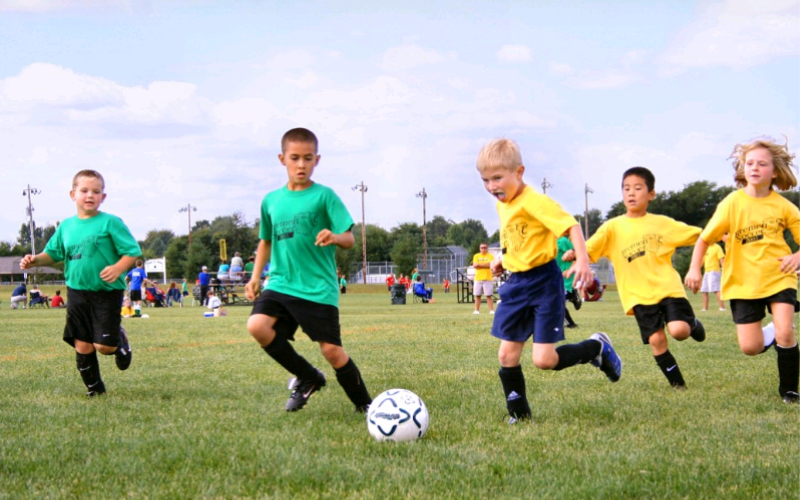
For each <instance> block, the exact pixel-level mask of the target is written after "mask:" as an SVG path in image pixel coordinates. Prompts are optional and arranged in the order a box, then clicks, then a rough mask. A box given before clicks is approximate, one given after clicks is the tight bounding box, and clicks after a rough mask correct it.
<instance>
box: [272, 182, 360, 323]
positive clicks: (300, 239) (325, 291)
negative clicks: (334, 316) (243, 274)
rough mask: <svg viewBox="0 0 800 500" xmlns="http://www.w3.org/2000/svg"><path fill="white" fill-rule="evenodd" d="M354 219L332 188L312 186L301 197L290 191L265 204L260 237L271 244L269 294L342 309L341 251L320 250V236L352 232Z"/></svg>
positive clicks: (278, 192)
mask: <svg viewBox="0 0 800 500" xmlns="http://www.w3.org/2000/svg"><path fill="white" fill-rule="evenodd" d="M352 226H353V219H352V217H350V213H349V212H348V211H347V208H346V207H345V206H344V203H342V200H341V199H339V197H338V196H337V195H336V193H334V192H333V190H332V189H331V188H329V187H326V186H323V185H321V184H316V183H315V184H312V185H311V186H310V187H309V188H308V189H304V190H302V191H289V190H288V189H287V188H286V186H284V187H282V188H280V189H277V190H275V191H272V192H270V193H268V194H267V195H266V196H265V197H264V201H263V202H262V203H261V228H260V231H259V237H260V238H261V239H262V240H267V241H270V242H271V243H272V255H271V256H270V263H269V281H268V282H267V286H266V288H267V289H268V290H274V291H276V292H280V293H285V294H287V295H291V296H293V297H299V298H301V299H305V300H310V301H312V302H317V303H319V304H328V305H332V306H335V307H338V305H339V286H338V282H337V281H338V280H337V277H336V258H335V255H336V245H329V246H326V247H319V246H315V245H314V242H315V241H316V238H317V234H319V232H320V231H322V230H323V229H330V230H331V231H332V232H333V233H334V234H341V233H344V232H346V231H349V230H350V228H351V227H352Z"/></svg>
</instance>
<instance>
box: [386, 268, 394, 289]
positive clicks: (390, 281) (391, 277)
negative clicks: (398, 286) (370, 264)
mask: <svg viewBox="0 0 800 500" xmlns="http://www.w3.org/2000/svg"><path fill="white" fill-rule="evenodd" d="M392 285H394V274H392V273H389V276H387V277H386V288H388V289H389V293H392Z"/></svg>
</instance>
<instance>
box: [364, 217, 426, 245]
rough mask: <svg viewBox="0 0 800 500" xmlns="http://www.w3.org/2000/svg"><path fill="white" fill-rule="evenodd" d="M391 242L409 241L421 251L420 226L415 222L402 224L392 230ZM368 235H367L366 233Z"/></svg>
mask: <svg viewBox="0 0 800 500" xmlns="http://www.w3.org/2000/svg"><path fill="white" fill-rule="evenodd" d="M391 233H392V240H393V241H394V242H398V241H400V240H402V239H406V238H409V239H411V240H412V241H413V242H414V243H416V245H417V246H418V247H419V248H420V251H422V226H420V225H419V224H417V223H416V222H404V223H402V224H399V225H398V226H396V227H394V228H392V231H391ZM368 234H369V233H368Z"/></svg>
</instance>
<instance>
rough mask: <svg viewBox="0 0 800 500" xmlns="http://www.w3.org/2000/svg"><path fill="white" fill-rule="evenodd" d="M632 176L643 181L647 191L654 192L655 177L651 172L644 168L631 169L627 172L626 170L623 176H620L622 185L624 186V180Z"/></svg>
mask: <svg viewBox="0 0 800 500" xmlns="http://www.w3.org/2000/svg"><path fill="white" fill-rule="evenodd" d="M632 175H635V176H637V177H641V178H642V179H644V183H645V184H647V190H648V191H655V189H656V176H655V175H653V172H651V171H649V170H648V169H646V168H644V167H631V168H629V169H628V170H626V171H625V173H624V174H622V183H623V184H625V179H627V178H628V177H630V176H632Z"/></svg>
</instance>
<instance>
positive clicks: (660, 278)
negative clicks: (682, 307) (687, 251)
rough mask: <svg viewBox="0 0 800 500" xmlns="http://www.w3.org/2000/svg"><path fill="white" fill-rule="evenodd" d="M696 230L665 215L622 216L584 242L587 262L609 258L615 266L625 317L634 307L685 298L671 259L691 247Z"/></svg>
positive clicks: (697, 234)
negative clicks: (676, 252) (676, 253)
mask: <svg viewBox="0 0 800 500" xmlns="http://www.w3.org/2000/svg"><path fill="white" fill-rule="evenodd" d="M700 231H701V229H700V228H699V227H694V226H690V225H688V224H684V223H683V222H678V221H676V220H675V219H672V218H670V217H666V216H664V215H655V214H645V216H644V217H636V218H634V217H628V216H626V215H621V216H619V217H614V218H613V219H611V220H608V221H606V222H605V223H604V224H603V225H602V226H600V229H598V230H597V232H596V233H594V235H593V236H592V237H591V238H589V241H587V242H586V250H587V252H588V254H589V260H590V261H592V262H597V260H598V259H600V258H601V257H608V259H609V260H610V261H611V263H612V264H614V275H615V276H616V278H617V291H618V292H619V299H620V302H622V308H623V309H625V314H628V315H632V314H633V307H634V306H637V305H653V304H658V303H659V302H661V301H662V300H663V299H665V298H667V297H675V298H680V297H683V298H686V290H684V288H683V282H682V281H681V276H680V274H678V271H676V270H675V268H674V267H673V266H672V255H673V254H674V253H675V249H676V248H678V247H684V246H689V245H692V244H694V242H696V241H697V238H698V236H700Z"/></svg>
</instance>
